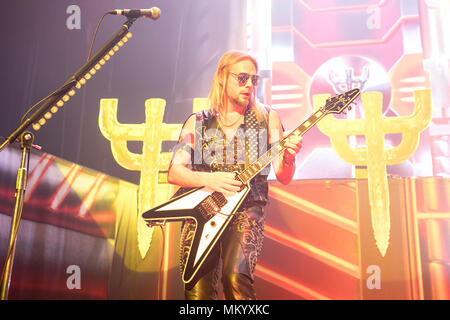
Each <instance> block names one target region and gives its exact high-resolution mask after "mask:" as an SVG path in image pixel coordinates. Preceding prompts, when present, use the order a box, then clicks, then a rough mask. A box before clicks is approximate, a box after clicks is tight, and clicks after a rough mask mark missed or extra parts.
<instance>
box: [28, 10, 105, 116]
mask: <svg viewBox="0 0 450 320" xmlns="http://www.w3.org/2000/svg"><path fill="white" fill-rule="evenodd" d="M107 14H108V12H105V13H104V14H103V15H102V16H101V18H100V20H99V21H98V23H97V27H96V28H95V31H94V34H93V36H92V40H91V45H90V47H89V52H88V56H87V59H86V61H89V59H90V57H91V53H92V48H93V46H94V41H95V38H96V37H97V32H98V29H99V28H100V24H101V23H102V21H103V18H104V17H105V16H106V15H107ZM76 81H77V80H76V79H72V80H71V81H70V82H69V83H67V84H65V85H64V86H63V88H60V89H57V90H55V91H53V92H52V93H50V94H49V95H47V96H46V97H45V98H42V99H41V100H39V101H38V102H36V103H35V104H34V105H33V106H32V107H31V108H29V109H28V111H27V112H25V114H24V115H23V116H22V119H21V120H20V123H23V122H24V121H25V117H26V116H27V115H28V114H29V113H30V112H31V111H32V110H33V109H34V108H36V106H38V105H40V104H41V103H42V102H44V101H45V100H47V99H49V98H51V97H53V96H55V95H57V94H58V93H59V92H60V91H63V90H65V89H66V88H67V87H68V86H69V87H71V86H74V85H75V84H76Z"/></svg>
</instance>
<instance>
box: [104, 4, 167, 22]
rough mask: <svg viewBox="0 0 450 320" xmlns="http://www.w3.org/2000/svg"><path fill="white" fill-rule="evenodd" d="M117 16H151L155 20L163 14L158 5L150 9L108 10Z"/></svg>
mask: <svg viewBox="0 0 450 320" xmlns="http://www.w3.org/2000/svg"><path fill="white" fill-rule="evenodd" d="M108 13H109V14H114V15H117V16H125V17H127V18H140V17H144V18H150V19H153V20H156V19H158V18H159V17H160V16H161V10H160V9H159V8H157V7H153V8H150V9H115V10H111V11H109V12H108Z"/></svg>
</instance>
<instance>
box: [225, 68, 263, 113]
mask: <svg viewBox="0 0 450 320" xmlns="http://www.w3.org/2000/svg"><path fill="white" fill-rule="evenodd" d="M242 73H247V74H248V75H250V77H248V79H247V81H245V83H242V82H239V80H238V78H239V76H238V75H239V74H242ZM254 75H256V67H255V65H254V64H253V62H251V61H250V60H242V61H240V62H238V63H236V64H234V65H233V66H231V68H230V70H229V71H228V81H227V88H226V91H225V92H226V95H227V98H228V99H229V100H230V102H232V103H233V104H235V105H238V106H241V107H246V106H248V104H249V102H250V99H252V98H253V95H254V94H255V87H256V86H255V85H254V84H253V83H252V76H254ZM241 80H242V79H241Z"/></svg>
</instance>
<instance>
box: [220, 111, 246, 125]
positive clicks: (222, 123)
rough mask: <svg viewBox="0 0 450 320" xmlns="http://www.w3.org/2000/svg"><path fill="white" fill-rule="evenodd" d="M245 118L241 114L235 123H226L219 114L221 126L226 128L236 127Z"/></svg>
mask: <svg viewBox="0 0 450 320" xmlns="http://www.w3.org/2000/svg"><path fill="white" fill-rule="evenodd" d="M243 117H244V116H243V115H242V114H240V115H239V117H238V118H237V119H236V120H235V121H233V122H232V123H225V122H224V121H223V120H222V116H221V115H220V114H219V116H218V117H217V119H218V120H219V122H220V124H221V125H222V126H224V127H232V126H234V125H235V124H236V123H238V121H240V120H242V118H243Z"/></svg>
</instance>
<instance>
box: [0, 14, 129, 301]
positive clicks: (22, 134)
mask: <svg viewBox="0 0 450 320" xmlns="http://www.w3.org/2000/svg"><path fill="white" fill-rule="evenodd" d="M136 19H137V18H130V19H128V20H127V21H126V22H125V23H124V24H123V25H122V27H121V28H120V30H119V31H118V32H117V33H116V34H115V35H114V36H112V37H111V38H110V39H109V40H108V41H107V43H106V44H104V45H103V47H102V48H101V49H100V50H98V52H97V53H96V54H95V55H94V56H93V57H92V58H91V59H89V60H88V61H87V62H86V63H85V64H84V65H83V66H82V67H81V68H80V69H79V70H78V71H77V72H75V73H74V74H73V75H72V77H70V78H69V79H68V80H67V81H66V82H65V83H64V84H63V85H62V86H61V87H60V88H59V89H58V90H56V91H55V92H54V93H53V94H52V95H51V96H50V97H48V99H47V100H46V101H45V102H44V103H43V104H42V106H41V107H40V108H39V109H37V110H36V111H35V112H34V113H33V114H32V115H30V116H29V117H27V118H26V119H25V120H24V121H23V122H22V123H21V124H20V125H19V126H18V127H17V128H16V129H14V130H13V132H12V133H11V134H10V135H9V136H8V137H7V138H6V139H5V141H3V143H2V144H1V145H0V152H1V151H2V150H3V149H5V148H6V147H7V146H8V145H9V144H10V143H13V142H14V141H16V139H17V138H18V137H19V141H20V147H21V149H22V160H21V166H20V168H19V170H18V172H17V180H16V191H17V192H16V194H15V205H14V213H13V217H12V222H11V231H10V238H9V247H8V251H7V255H6V259H5V263H4V266H3V271H2V275H1V279H0V280H1V300H6V299H8V293H9V287H10V283H11V272H12V266H13V261H14V254H15V245H16V240H17V231H18V229H19V223H20V218H21V215H22V208H23V202H24V194H25V189H26V184H27V176H28V163H29V157H30V149H31V147H32V146H33V140H34V135H33V134H32V133H31V132H28V131H26V129H27V128H28V127H29V126H30V125H31V124H33V123H35V122H36V121H38V120H39V119H41V118H42V117H43V115H44V114H45V113H47V112H48V110H49V109H50V108H51V107H52V106H53V105H54V104H55V103H56V102H57V101H58V100H60V99H61V98H62V97H63V96H64V95H66V94H67V93H68V92H69V91H70V90H72V88H73V87H74V86H75V85H76V84H77V83H78V81H80V80H81V79H82V78H83V77H84V76H85V75H86V74H87V73H88V72H89V70H91V69H92V68H93V67H94V66H95V65H96V64H97V63H98V62H99V61H100V60H101V59H102V58H103V57H104V56H105V55H106V54H107V53H108V52H109V51H110V50H111V49H112V48H114V47H115V46H116V45H117V43H118V42H119V41H120V40H121V39H122V38H123V37H124V36H125V35H126V33H127V32H128V30H129V28H130V27H131V25H132V24H133V23H134V22H135V21H136Z"/></svg>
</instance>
